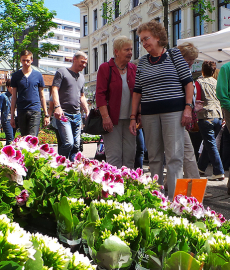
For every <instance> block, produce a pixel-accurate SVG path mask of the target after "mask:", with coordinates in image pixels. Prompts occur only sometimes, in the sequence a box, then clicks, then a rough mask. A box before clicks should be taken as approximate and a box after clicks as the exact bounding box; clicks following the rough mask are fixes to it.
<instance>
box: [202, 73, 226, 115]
mask: <svg viewBox="0 0 230 270" xmlns="http://www.w3.org/2000/svg"><path fill="white" fill-rule="evenodd" d="M197 82H198V83H199V84H200V86H201V100H202V101H204V104H203V110H201V111H199V112H198V113H197V118H198V119H213V118H223V115H222V110H221V106H220V102H219V100H218V99H217V97H216V84H217V80H216V79H214V78H213V77H205V78H200V79H198V80H197Z"/></svg>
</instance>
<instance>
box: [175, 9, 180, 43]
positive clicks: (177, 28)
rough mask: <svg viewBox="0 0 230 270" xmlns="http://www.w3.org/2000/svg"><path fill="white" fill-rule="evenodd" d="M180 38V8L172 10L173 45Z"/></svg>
mask: <svg viewBox="0 0 230 270" xmlns="http://www.w3.org/2000/svg"><path fill="white" fill-rule="evenodd" d="M180 38H181V9H178V10H175V11H174V12H173V46H176V45H177V40H178V39H180Z"/></svg>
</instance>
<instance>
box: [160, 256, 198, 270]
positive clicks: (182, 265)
mask: <svg viewBox="0 0 230 270" xmlns="http://www.w3.org/2000/svg"><path fill="white" fill-rule="evenodd" d="M172 269H173V270H179V269H180V270H199V269H200V264H199V262H198V261H197V260H196V259H194V258H193V257H192V256H191V255H190V254H188V253H186V252H183V251H177V252H176V253H173V254H172V256H171V257H170V258H169V259H168V260H167V262H166V268H165V270H172Z"/></svg>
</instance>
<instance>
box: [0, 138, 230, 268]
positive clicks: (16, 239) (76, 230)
mask: <svg viewBox="0 0 230 270" xmlns="http://www.w3.org/2000/svg"><path fill="white" fill-rule="evenodd" d="M0 166H1V171H0V254H1V256H3V257H1V260H2V258H3V259H4V261H5V262H9V263H10V262H14V264H15V265H16V266H22V267H23V268H24V269H25V270H28V269H30V270H32V269H33V267H32V265H33V266H34V267H35V266H36V267H35V268H36V269H37V270H40V269H41V270H45V269H49V270H51V269H53V270H54V269H58V270H59V269H67V270H68V269H70V270H80V269H81V270H88V269H89V270H93V269H96V264H97V265H99V266H100V268H103V269H108V270H110V269H121V270H126V269H129V267H130V266H131V264H132V263H133V262H134V261H135V263H136V269H150V270H151V269H164V270H165V269H168V270H170V269H174V266H175V265H176V266H177V267H179V268H180V269H185V270H188V269H190V270H196V269H197V270H198V269H199V270H201V269H202V270H210V269H230V256H229V254H230V221H227V220H226V219H225V217H224V216H223V215H222V214H220V213H216V212H215V211H213V210H212V209H210V208H209V207H208V208H206V209H205V207H204V206H203V205H202V204H201V203H199V202H198V201H197V199H196V198H193V197H187V196H184V195H178V196H177V197H175V199H174V201H173V202H170V201H169V200H168V199H167V197H165V195H164V194H163V193H162V192H163V191H162V187H161V186H159V185H158V184H157V180H158V176H157V175H155V176H154V177H153V178H151V177H150V176H147V175H146V174H144V173H143V170H142V169H137V170H132V169H129V168H127V167H125V166H123V167H122V168H120V169H118V168H116V167H114V166H112V165H110V164H108V163H107V162H104V161H103V162H101V163H100V162H98V161H97V160H89V159H87V158H85V157H84V156H83V154H82V153H81V152H79V153H77V155H76V157H75V160H74V162H70V161H69V160H68V159H66V158H65V157H63V156H60V155H58V154H57V153H56V152H55V151H54V149H53V148H52V147H50V146H49V145H48V144H43V145H41V146H39V144H38V139H37V138H36V137H33V136H26V137H24V138H20V139H16V140H15V141H14V142H13V143H12V145H10V146H6V147H4V148H3V149H2V151H1V154H0ZM13 166H14V167H13ZM16 168H17V169H18V170H16ZM22 168H23V170H24V172H25V173H24V174H23V175H22V174H19V173H20V169H22ZM2 176H3V177H2ZM13 177H15V178H14V181H16V182H12V181H8V180H13ZM17 177H19V178H20V179H19V178H17ZM7 179H8V180H7ZM16 179H18V180H16ZM161 191H162V192H161ZM8 202H9V203H8ZM1 211H5V213H7V214H8V215H9V216H10V217H11V218H12V219H13V217H15V218H17V219H20V218H21V217H23V220H24V221H25V220H26V218H27V216H28V217H29V219H33V217H34V216H35V217H39V216H40V215H42V216H45V217H46V218H49V217H50V218H52V217H53V216H54V215H55V216H56V224H57V233H58V236H59V240H60V241H61V242H62V243H63V242H64V243H65V245H69V246H70V247H71V248H72V247H73V246H75V247H78V248H80V247H81V245H82V244H83V249H84V251H85V252H86V249H87V248H88V249H89V254H90V255H91V259H92V260H93V261H92V260H90V259H88V258H87V257H85V256H84V255H82V254H80V253H79V252H78V251H77V252H75V253H74V254H73V253H72V252H70V248H64V247H63V245H62V244H60V242H59V241H58V240H57V239H56V238H53V237H49V236H46V235H42V234H41V233H36V234H31V233H29V232H27V231H25V230H24V229H22V228H21V227H20V226H19V225H18V224H17V223H15V222H11V221H10V219H9V218H7V217H6V215H1ZM87 244H88V246H87ZM81 250H82V249H81ZM2 254H3V255H2ZM0 266H1V261H0ZM39 267H40V268H39Z"/></svg>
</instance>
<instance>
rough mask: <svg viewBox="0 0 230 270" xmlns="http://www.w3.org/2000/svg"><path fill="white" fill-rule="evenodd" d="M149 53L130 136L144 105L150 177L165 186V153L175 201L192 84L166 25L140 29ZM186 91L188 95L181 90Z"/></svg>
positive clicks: (136, 95)
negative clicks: (170, 42)
mask: <svg viewBox="0 0 230 270" xmlns="http://www.w3.org/2000/svg"><path fill="white" fill-rule="evenodd" d="M137 33H138V35H139V37H140V40H141V44H142V45H143V47H144V48H145V49H146V51H147V52H148V54H147V55H144V56H143V57H142V58H141V59H140V61H139V64H138V67H137V73H136V80H135V87H134V93H133V101H132V113H131V117H130V132H131V133H132V134H134V135H136V116H137V113H138V109H139V105H140V103H141V122H142V125H143V129H144V133H145V142H146V147H147V150H148V157H149V166H150V171H151V175H152V176H154V174H158V175H159V179H158V182H159V184H160V185H163V162H164V152H165V158H166V166H167V182H168V196H169V199H170V200H173V196H174V191H175V185H176V180H177V179H178V178H183V157H184V127H185V126H186V125H188V124H189V123H190V122H191V120H192V98H193V89H194V87H193V84H192V78H191V73H190V70H189V67H188V65H187V63H186V62H185V60H184V58H183V56H182V55H181V53H180V50H179V49H177V48H173V49H172V50H171V53H172V57H173V60H174V62H173V60H172V59H171V57H170V55H169V53H168V51H167V49H166V48H165V47H166V46H167V44H168V39H167V33H166V30H165V28H164V27H163V25H161V24H160V23H158V22H156V21H151V22H148V23H144V24H142V25H140V26H139V27H138V29H137ZM182 85H183V86H184V88H185V92H184V91H183V89H182Z"/></svg>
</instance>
